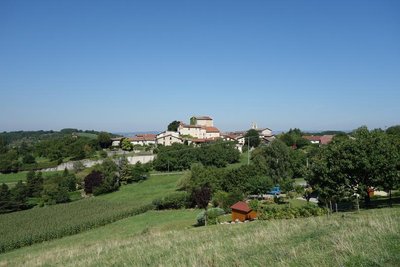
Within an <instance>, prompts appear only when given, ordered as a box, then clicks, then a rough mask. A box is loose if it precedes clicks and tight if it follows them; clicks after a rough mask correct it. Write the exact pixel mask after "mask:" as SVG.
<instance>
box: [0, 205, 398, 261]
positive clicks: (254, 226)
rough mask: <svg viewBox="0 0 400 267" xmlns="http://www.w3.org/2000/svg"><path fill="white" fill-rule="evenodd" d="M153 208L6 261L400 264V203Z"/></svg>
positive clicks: (4, 256)
mask: <svg viewBox="0 0 400 267" xmlns="http://www.w3.org/2000/svg"><path fill="white" fill-rule="evenodd" d="M196 214H197V211H190V210H187V211H186V210H178V211H162V212H156V211H151V212H148V213H145V214H141V215H138V216H133V217H130V218H127V219H124V220H120V221H118V222H115V223H112V224H109V225H106V226H104V227H100V228H97V229H94V230H91V231H87V232H84V233H81V234H78V235H75V236H70V237H65V238H62V239H58V240H53V241H50V242H45V243H42V244H36V245H33V246H30V247H26V248H21V249H18V250H15V251H11V252H9V253H5V254H1V255H0V266H11V265H13V266H124V265H126V266H232V265H233V266H267V265H271V264H273V265H274V266H398V263H399V262H400V254H399V253H398V252H399V251H400V242H399V241H400V224H399V223H398V221H399V220H400V209H399V208H385V209H376V210H365V211H361V212H360V213H339V214H336V215H333V216H330V217H327V216H322V217H310V218H304V219H292V220H275V221H274V220H273V221H256V222H253V223H247V224H239V225H216V226H208V227H200V228H194V227H192V226H191V225H192V224H193V219H194V218H195V215H196Z"/></svg>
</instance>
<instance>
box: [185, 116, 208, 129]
mask: <svg viewBox="0 0 400 267" xmlns="http://www.w3.org/2000/svg"><path fill="white" fill-rule="evenodd" d="M190 125H198V126H204V127H213V126H214V120H213V119H212V118H211V117H209V116H193V117H191V118H190Z"/></svg>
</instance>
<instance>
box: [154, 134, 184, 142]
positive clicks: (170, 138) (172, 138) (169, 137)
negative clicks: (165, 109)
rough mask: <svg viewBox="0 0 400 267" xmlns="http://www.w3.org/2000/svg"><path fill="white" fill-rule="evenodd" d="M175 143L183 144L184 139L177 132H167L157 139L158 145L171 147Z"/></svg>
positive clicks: (159, 135)
mask: <svg viewBox="0 0 400 267" xmlns="http://www.w3.org/2000/svg"><path fill="white" fill-rule="evenodd" d="M174 143H178V144H183V139H182V138H181V137H180V136H179V133H177V132H171V131H165V132H162V133H159V134H158V135H157V137H156V144H157V145H163V146H171V145H172V144H174Z"/></svg>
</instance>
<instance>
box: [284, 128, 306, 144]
mask: <svg viewBox="0 0 400 267" xmlns="http://www.w3.org/2000/svg"><path fill="white" fill-rule="evenodd" d="M303 135H304V133H303V132H302V131H301V130H300V129H297V128H294V129H290V130H289V131H288V132H287V133H283V134H281V135H280V136H279V139H280V140H281V141H283V142H284V143H285V144H286V145H287V146H289V147H293V148H303V147H305V146H308V145H310V142H309V141H308V140H306V139H304V138H303Z"/></svg>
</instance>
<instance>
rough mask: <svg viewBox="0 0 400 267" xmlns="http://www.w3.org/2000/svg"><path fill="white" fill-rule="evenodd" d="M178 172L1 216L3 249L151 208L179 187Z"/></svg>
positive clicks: (53, 236)
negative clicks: (85, 196) (76, 199)
mask: <svg viewBox="0 0 400 267" xmlns="http://www.w3.org/2000/svg"><path fill="white" fill-rule="evenodd" d="M179 178H180V176H179V175H165V176H153V177H150V178H149V179H148V180H147V181H144V182H142V183H139V184H132V185H127V186H122V187H121V188H120V190H119V191H117V192H114V193H110V194H107V195H102V196H98V197H94V198H89V199H83V200H78V201H75V202H72V203H67V204H59V205H54V206H48V207H43V208H39V207H36V208H33V209H30V210H26V211H20V212H14V213H10V214H3V215H0V226H1V227H0V236H1V239H0V252H3V251H7V250H11V249H14V248H18V247H23V246H27V245H30V244H33V243H37V242H42V241H44V240H51V239H55V238H60V237H62V236H67V235H72V234H76V233H79V232H82V231H85V230H88V229H92V228H96V227H99V226H101V225H105V224H108V223H111V222H113V221H116V220H120V219H122V218H126V217H128V216H131V215H134V214H138V213H141V212H144V211H146V210H148V209H149V208H150V207H149V205H150V204H151V202H152V200H153V199H155V198H158V197H161V196H164V195H165V194H166V193H169V192H172V191H174V190H175V188H176V182H177V180H178V179H179Z"/></svg>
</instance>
